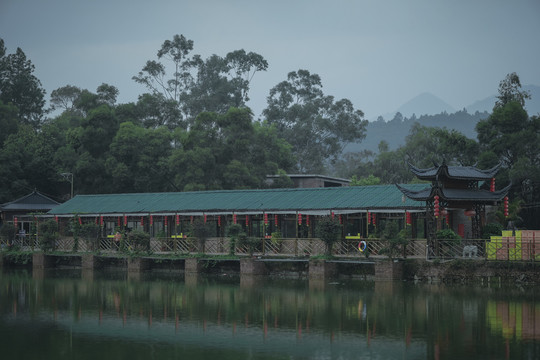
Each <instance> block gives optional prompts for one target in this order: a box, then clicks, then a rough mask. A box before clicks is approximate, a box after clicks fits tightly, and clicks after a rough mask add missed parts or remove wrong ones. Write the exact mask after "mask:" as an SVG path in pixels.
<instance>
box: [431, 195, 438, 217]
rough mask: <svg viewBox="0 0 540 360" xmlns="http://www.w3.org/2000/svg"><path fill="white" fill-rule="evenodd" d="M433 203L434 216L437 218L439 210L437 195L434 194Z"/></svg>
mask: <svg viewBox="0 0 540 360" xmlns="http://www.w3.org/2000/svg"><path fill="white" fill-rule="evenodd" d="M433 205H434V214H435V217H436V218H438V217H439V214H440V211H439V195H435V197H434V200H433Z"/></svg>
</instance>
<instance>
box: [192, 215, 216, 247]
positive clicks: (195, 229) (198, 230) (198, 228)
mask: <svg viewBox="0 0 540 360" xmlns="http://www.w3.org/2000/svg"><path fill="white" fill-rule="evenodd" d="M210 226H211V225H210V224H209V223H205V222H204V220H203V219H197V220H195V221H194V222H193V224H191V233H192V234H193V236H195V237H196V238H197V240H198V241H199V251H200V252H202V253H204V250H205V249H204V245H205V243H206V239H207V238H208V237H209V236H210V234H211V233H212V230H211V229H210Z"/></svg>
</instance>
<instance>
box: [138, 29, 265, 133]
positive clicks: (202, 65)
mask: <svg viewBox="0 0 540 360" xmlns="http://www.w3.org/2000/svg"><path fill="white" fill-rule="evenodd" d="M193 46H194V43H193V41H192V40H189V39H187V38H185V37H184V35H174V36H173V39H172V40H166V41H165V42H163V44H162V45H161V48H160V49H159V50H158V52H157V60H149V61H147V62H146V64H145V66H144V67H143V68H142V70H141V71H140V72H139V73H138V74H137V75H136V76H133V80H134V81H136V82H137V83H139V84H141V85H144V86H145V87H146V88H147V89H148V90H149V93H148V94H146V95H145V97H146V98H147V99H146V100H147V101H149V99H148V97H149V96H151V97H154V100H153V102H155V103H157V104H159V106H157V107H156V108H157V109H158V110H159V111H164V112H166V113H168V115H171V114H174V115H175V118H171V117H170V116H167V115H165V114H164V115H158V116H157V118H158V119H160V125H167V126H168V127H169V128H175V127H177V126H182V127H185V128H187V127H188V126H190V125H191V124H193V122H194V121H195V118H196V117H197V115H199V114H200V113H202V112H205V111H208V112H216V113H220V114H224V113H225V112H227V110H228V109H229V108H230V107H244V106H245V105H246V102H247V101H248V100H249V97H248V92H249V86H250V82H251V80H252V79H253V76H254V74H255V73H256V72H258V71H265V70H266V69H267V67H268V63H267V62H266V60H264V58H263V57H262V56H261V55H259V54H256V53H253V52H249V53H246V52H245V51H244V50H236V51H233V52H230V53H228V54H227V55H226V56H225V57H220V56H218V55H212V56H210V57H209V58H207V59H203V58H202V57H201V56H200V55H196V54H195V55H192V54H191V53H192V51H193ZM171 68H172V71H168V70H169V69H171ZM172 108H176V109H177V110H178V111H177V112H174V111H172Z"/></svg>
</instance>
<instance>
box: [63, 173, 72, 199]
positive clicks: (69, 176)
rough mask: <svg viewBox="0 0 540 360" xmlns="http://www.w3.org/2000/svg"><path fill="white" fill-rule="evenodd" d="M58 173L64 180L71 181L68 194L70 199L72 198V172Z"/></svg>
mask: <svg viewBox="0 0 540 360" xmlns="http://www.w3.org/2000/svg"><path fill="white" fill-rule="evenodd" d="M60 175H62V177H63V178H64V180H66V181H69V182H70V183H71V196H70V199H73V173H68V172H65V173H61V174H60Z"/></svg>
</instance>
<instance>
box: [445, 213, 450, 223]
mask: <svg viewBox="0 0 540 360" xmlns="http://www.w3.org/2000/svg"><path fill="white" fill-rule="evenodd" d="M446 225H450V213H448V212H447V213H446Z"/></svg>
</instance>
